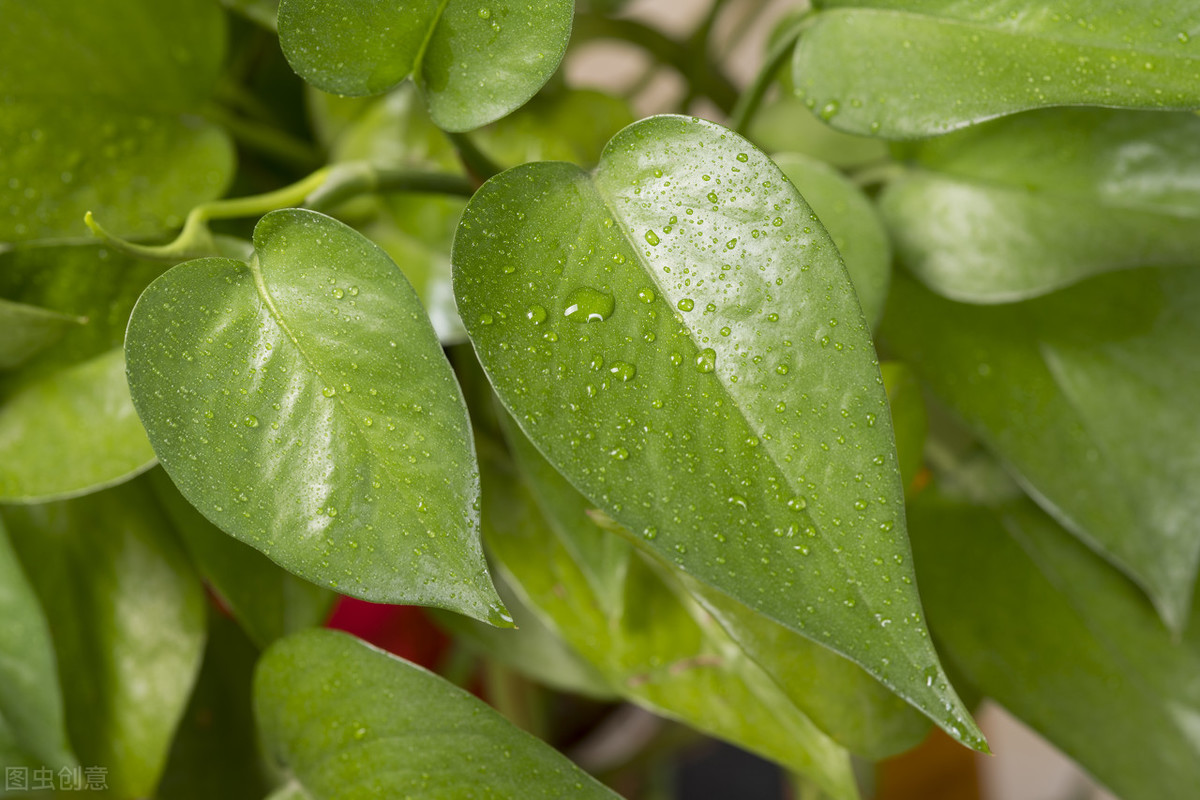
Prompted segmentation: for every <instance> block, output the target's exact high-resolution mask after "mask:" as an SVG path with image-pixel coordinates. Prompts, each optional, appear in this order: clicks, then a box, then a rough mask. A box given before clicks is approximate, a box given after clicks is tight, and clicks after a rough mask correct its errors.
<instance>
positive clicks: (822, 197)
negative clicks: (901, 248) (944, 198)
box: [772, 153, 892, 326]
mask: <svg viewBox="0 0 1200 800" xmlns="http://www.w3.org/2000/svg"><path fill="white" fill-rule="evenodd" d="M772 160H773V161H774V162H775V163H776V164H777V165H778V166H779V168H780V169H781V170H783V174H784V175H786V176H787V177H788V180H790V181H791V182H792V185H794V186H795V187H796V189H797V191H799V192H800V195H801V197H803V198H804V201H805V202H806V203H808V204H809V206H811V207H812V210H813V213H814V214H816V215H817V218H818V219H820V220H821V224H822V225H824V226H825V230H826V231H828V232H829V236H830V238H832V239H833V243H834V245H836V246H837V250H838V253H840V254H841V256H842V261H843V262H845V264H846V271H847V272H848V273H850V282H851V283H852V284H853V285H854V292H855V294H856V295H857V296H858V302H859V305H861V306H862V311H863V316H865V317H866V318H867V322H868V323H869V324H870V325H871V326H874V325H875V324H876V323H878V322H879V318H880V316H881V315H882V314H883V303H884V300H886V299H887V289H888V284H889V282H890V281H891V279H892V248H891V245H890V244H889V243H888V235H887V231H886V230H884V228H883V222H882V221H881V220H880V218H879V212H877V211H876V210H875V206H874V205H873V204H872V203H871V201H870V200H869V199H867V196H866V195H865V194H863V193H862V190H861V189H859V188H858V187H857V186H855V185H854V184H853V183H852V182H851V181H850V180H849V179H848V178H846V177H844V176H843V175H842V174H841V173H840V172H838V171H837V170H835V169H833V168H832V167H830V166H828V165H827V164H824V163H822V162H821V161H818V160H817V159H815V158H810V157H808V156H805V155H801V154H799V153H781V154H777V155H774V156H772Z"/></svg>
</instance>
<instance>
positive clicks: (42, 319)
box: [0, 299, 85, 369]
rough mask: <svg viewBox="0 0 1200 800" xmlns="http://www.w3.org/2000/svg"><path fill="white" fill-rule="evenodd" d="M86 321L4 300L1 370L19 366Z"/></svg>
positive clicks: (0, 311) (0, 314)
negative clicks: (73, 327)
mask: <svg viewBox="0 0 1200 800" xmlns="http://www.w3.org/2000/svg"><path fill="white" fill-rule="evenodd" d="M84 321H85V320H81V319H78V318H77V317H71V316H68V315H66V314H59V313H58V312H56V311H51V310H49V309H46V308H39V307H37V306H31V305H26V304H24V303H14V302H12V301H10V300H4V299H0V330H2V331H4V341H0V369H12V368H13V367H16V366H19V365H20V364H21V362H23V361H25V360H26V359H27V358H29V357H30V356H32V355H34V354H35V353H37V352H38V351H39V350H42V349H44V348H46V347H47V346H49V345H51V344H53V343H54V342H55V341H57V340H58V339H59V338H61V337H62V335H63V334H64V333H66V332H67V331H68V330H69V329H70V328H71V327H72V326H74V325H79V324H80V323H82V322H84Z"/></svg>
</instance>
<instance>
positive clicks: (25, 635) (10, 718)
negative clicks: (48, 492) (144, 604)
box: [0, 520, 75, 769]
mask: <svg viewBox="0 0 1200 800" xmlns="http://www.w3.org/2000/svg"><path fill="white" fill-rule="evenodd" d="M0 729H2V730H0V762H2V763H0V766H6V767H7V766H15V764H14V763H13V761H10V760H9V759H8V758H6V757H5V755H4V753H5V750H6V749H8V748H11V749H13V750H16V751H20V752H21V754H22V755H23V756H24V757H25V758H26V759H28V760H29V761H31V762H33V763H34V764H35V765H36V766H49V767H51V768H52V769H59V768H60V767H63V766H69V765H73V764H74V763H75V756H74V755H72V754H71V745H70V744H69V743H68V742H67V729H66V725H65V723H64V721H63V701H62V692H61V691H60V690H59V688H58V669H57V667H56V665H55V655H54V644H53V643H52V642H51V640H50V628H49V624H48V623H47V621H46V615H45V614H44V613H42V607H41V604H40V603H39V602H38V598H37V595H36V594H34V591H33V587H32V586H30V585H29V581H28V579H26V577H25V574H24V571H23V570H22V569H21V565H20V564H19V563H18V562H17V556H16V553H14V552H13V549H12V546H11V545H10V544H9V543H8V535H7V533H6V532H5V530H4V525H3V522H2V520H0ZM6 735H7V737H9V738H10V739H11V741H5V739H6Z"/></svg>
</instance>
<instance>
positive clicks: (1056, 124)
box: [880, 109, 1200, 303]
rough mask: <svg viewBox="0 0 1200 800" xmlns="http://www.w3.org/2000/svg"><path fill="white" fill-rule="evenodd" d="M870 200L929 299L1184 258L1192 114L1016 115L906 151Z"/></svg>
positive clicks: (1039, 290)
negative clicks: (902, 171)
mask: <svg viewBox="0 0 1200 800" xmlns="http://www.w3.org/2000/svg"><path fill="white" fill-rule="evenodd" d="M910 154H911V157H912V159H913V161H914V162H915V164H916V165H917V167H918V169H917V170H916V171H914V172H912V173H909V174H908V175H906V176H905V177H903V178H900V179H899V180H896V181H894V182H893V183H891V184H890V185H889V186H888V187H887V189H886V190H885V191H884V193H883V195H882V197H881V199H880V207H881V209H882V211H883V214H884V218H885V219H886V220H887V222H888V227H889V228H890V229H891V231H892V235H893V237H894V238H895V240H896V245H897V249H898V251H899V255H900V258H901V260H902V261H903V262H904V263H905V265H906V266H908V267H909V269H911V270H912V271H913V272H914V273H916V275H917V276H918V277H919V278H921V280H922V281H924V282H925V283H926V284H927V285H929V286H930V287H931V288H933V289H934V290H935V291H937V292H938V293H939V294H942V295H945V296H947V297H952V298H955V299H959V300H965V301H968V302H976V303H992V302H1007V301H1011V300H1021V299H1024V298H1027V297H1032V296H1035V295H1039V294H1044V293H1046V292H1048V291H1051V290H1053V289H1057V288H1059V287H1061V286H1065V285H1067V284H1070V283H1074V282H1076V281H1078V280H1081V279H1083V278H1086V277H1088V276H1089V275H1093V274H1096V273H1100V272H1106V271H1109V270H1115V269H1125V268H1129V267H1142V266H1167V265H1174V264H1187V265H1193V264H1195V263H1196V262H1197V256H1196V253H1197V251H1198V250H1200V233H1198V232H1197V231H1198V226H1197V224H1196V223H1197V220H1198V219H1200V191H1197V189H1196V186H1197V182H1198V181H1200V118H1198V117H1196V116H1194V115H1192V114H1156V113H1151V112H1138V111H1107V110H1100V109H1051V110H1047V111H1039V112H1035V113H1030V114H1021V115H1019V116H1015V117H1009V118H1006V119H1002V120H997V121H995V122H991V123H987V124H985V125H980V126H977V127H974V128H969V129H967V130H965V131H960V132H958V133H954V134H951V135H949V136H944V137H940V138H938V139H933V140H931V141H929V142H927V143H922V144H921V145H919V146H915V147H913V148H911V151H910Z"/></svg>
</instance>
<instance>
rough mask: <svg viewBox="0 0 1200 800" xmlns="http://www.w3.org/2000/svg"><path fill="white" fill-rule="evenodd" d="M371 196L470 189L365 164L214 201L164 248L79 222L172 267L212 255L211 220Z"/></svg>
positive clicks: (456, 179) (130, 251) (439, 177)
mask: <svg viewBox="0 0 1200 800" xmlns="http://www.w3.org/2000/svg"><path fill="white" fill-rule="evenodd" d="M371 192H428V193H434V194H449V195H457V196H459V197H470V196H471V195H472V194H473V193H474V186H473V185H472V184H471V182H470V180H468V179H467V178H465V177H462V176H461V175H448V174H445V173H440V172H419V171H413V170H401V169H389V168H380V167H376V166H374V165H372V164H369V163H367V162H348V163H345V164H335V165H333V166H329V167H322V168H321V169H319V170H317V171H316V172H313V173H312V174H310V175H308V176H307V177H304V178H301V179H300V180H298V181H296V182H295V183H293V184H290V185H288V186H284V187H283V188H281V189H276V190H275V191H273V192H266V193H265V194H256V195H250V196H249V197H234V198H229V199H226V200H214V201H213V202H211V203H202V204H201V205H198V206H196V207H195V208H193V209H192V210H191V211H190V212H189V213H188V215H187V219H186V220H185V221H184V223H183V228H182V229H181V230H180V232H179V235H178V236H176V237H175V239H174V240H173V241H171V242H168V243H167V244H163V245H144V244H137V243H136V242H130V241H128V240H126V239H122V238H121V237H119V236H116V235H114V234H112V233H109V232H108V231H107V230H105V229H104V227H103V226H102V225H101V224H100V223H99V221H97V220H96V218H95V217H94V216H93V215H92V212H90V211H89V212H87V214H86V215H85V216H84V219H83V221H84V222H85V223H87V226H88V227H89V228H91V230H92V233H94V234H95V235H96V236H98V237H99V238H101V239H103V240H104V241H105V242H106V243H107V244H109V245H110V246H111V247H113V248H114V249H116V250H117V251H119V252H122V253H125V254H127V255H131V256H134V257H136V258H144V259H150V260H153V261H169V262H173V263H177V262H180V261H185V260H187V259H190V258H203V257H206V256H212V255H218V254H219V252H220V251H219V249H218V248H217V244H216V240H215V239H214V238H213V235H212V232H211V231H210V230H209V228H208V223H209V222H210V221H211V220H214V219H236V218H238V217H256V216H261V215H263V214H266V213H267V212H269V211H275V210H277V209H280V208H291V207H294V206H303V207H305V208H311V209H312V210H314V211H328V210H330V209H332V208H335V207H337V205H338V204H340V203H342V202H345V201H346V200H349V199H351V198H353V197H357V196H358V195H361V194H368V193H371Z"/></svg>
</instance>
